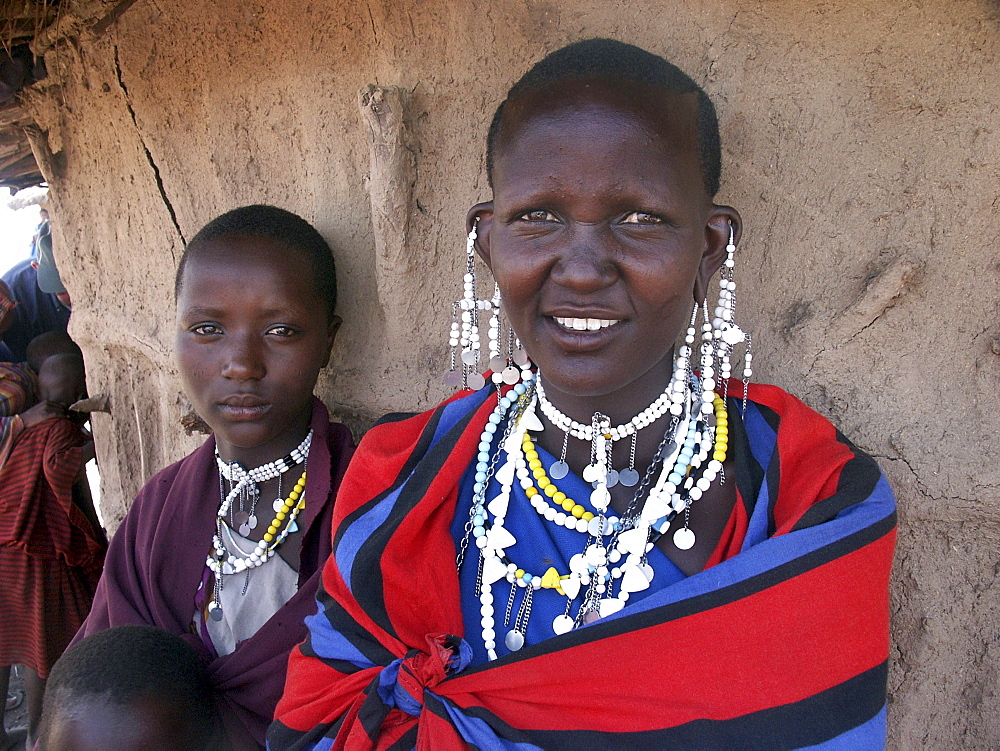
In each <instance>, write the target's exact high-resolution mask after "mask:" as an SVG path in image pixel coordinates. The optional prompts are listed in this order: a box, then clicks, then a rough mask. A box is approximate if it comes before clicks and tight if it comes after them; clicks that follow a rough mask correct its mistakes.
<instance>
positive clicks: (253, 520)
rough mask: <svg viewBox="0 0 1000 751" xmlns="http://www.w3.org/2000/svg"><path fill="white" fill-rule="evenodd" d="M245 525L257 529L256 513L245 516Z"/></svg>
mask: <svg viewBox="0 0 1000 751" xmlns="http://www.w3.org/2000/svg"><path fill="white" fill-rule="evenodd" d="M247 526H248V527H250V529H257V515H256V514H250V516H249V517H247Z"/></svg>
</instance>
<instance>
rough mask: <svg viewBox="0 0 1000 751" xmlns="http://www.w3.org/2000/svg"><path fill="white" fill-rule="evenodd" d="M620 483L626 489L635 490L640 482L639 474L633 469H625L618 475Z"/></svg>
mask: <svg viewBox="0 0 1000 751" xmlns="http://www.w3.org/2000/svg"><path fill="white" fill-rule="evenodd" d="M618 482H620V483H621V484H622V485H624V486H625V487H626V488H634V487H635V486H636V484H638V482H639V473H638V472H637V471H636V470H634V469H632V468H631V467H629V468H628V469H623V470H622V471H621V472H619V473H618Z"/></svg>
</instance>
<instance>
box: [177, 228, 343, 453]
mask: <svg viewBox="0 0 1000 751" xmlns="http://www.w3.org/2000/svg"><path fill="white" fill-rule="evenodd" d="M311 274H312V269H311V268H310V266H309V264H308V262H307V260H306V258H305V257H304V256H303V255H302V253H300V252H297V251H295V250H292V249H289V248H286V247H284V246H283V245H281V244H280V243H277V242H275V241H273V240H268V239H262V238H257V237H249V236H244V235H234V236H229V237H223V238H220V239H219V240H216V241H215V242H214V243H212V244H211V245H210V246H208V247H206V248H202V249H200V250H199V251H198V252H197V253H196V254H195V255H193V256H192V257H191V258H190V259H189V260H188V263H187V265H186V267H185V270H184V277H183V280H182V284H181V288H180V294H179V295H178V297H177V333H176V340H175V352H176V355H177V362H178V365H179V366H180V371H181V378H182V380H183V382H184V387H185V390H186V391H187V393H188V396H189V397H190V399H191V402H192V403H193V404H194V408H195V410H196V411H197V412H198V414H199V415H200V416H201V418H202V419H203V420H204V421H205V422H206V423H208V424H209V425H210V426H211V428H212V430H214V431H215V437H216V441H217V443H218V446H219V453H220V455H221V456H222V458H223V459H225V460H227V461H233V460H235V461H239V462H240V463H242V464H244V466H256V465H259V464H263V463H265V462H268V461H272V460H274V459H277V458H279V457H281V456H284V455H285V454H287V453H289V452H290V451H291V450H292V449H293V448H295V447H296V446H297V445H298V443H299V442H300V441H301V440H302V438H303V437H304V436H305V433H306V430H307V429H308V427H309V421H310V417H311V413H312V393H313V388H314V387H315V385H316V378H317V376H318V375H319V371H320V369H321V368H322V367H323V366H324V365H326V363H327V361H328V360H329V357H330V347H331V346H332V344H333V337H334V334H335V333H336V328H337V327H336V324H333V325H330V324H328V323H327V318H326V305H325V303H324V301H323V300H322V299H321V298H320V296H319V294H318V293H317V291H316V289H315V286H314V285H313V284H312V282H311V281H310V275H311Z"/></svg>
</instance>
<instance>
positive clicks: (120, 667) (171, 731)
mask: <svg viewBox="0 0 1000 751" xmlns="http://www.w3.org/2000/svg"><path fill="white" fill-rule="evenodd" d="M217 733H218V729H217V723H216V718H215V713H214V709H213V704H212V691H211V686H210V684H209V682H208V677H207V674H206V671H205V667H204V665H203V664H202V662H201V659H200V658H199V656H198V654H197V653H196V652H195V651H194V649H193V648H192V647H191V646H190V645H188V644H187V643H186V642H185V641H184V640H183V639H181V638H180V637H179V636H175V635H173V634H170V633H168V632H166V631H164V630H162V629H158V628H154V627H152V626H119V627H117V628H113V629H109V630H107V631H102V632H100V633H98V634H95V635H93V636H90V637H88V638H86V639H84V640H83V641H81V642H80V643H78V644H75V645H74V646H73V647H71V648H70V649H68V650H66V652H65V653H64V654H63V656H62V657H60V658H59V660H58V661H57V662H56V664H55V666H54V667H53V668H52V673H51V674H50V676H49V679H48V682H47V684H46V687H45V699H44V705H43V708H42V719H41V726H40V730H39V739H38V748H39V749H40V751H98V750H101V751H107V750H108V749H113V750H114V751H168V749H169V750H170V751H210V749H213V748H216V747H217V741H218V737H219V736H218V734H217Z"/></svg>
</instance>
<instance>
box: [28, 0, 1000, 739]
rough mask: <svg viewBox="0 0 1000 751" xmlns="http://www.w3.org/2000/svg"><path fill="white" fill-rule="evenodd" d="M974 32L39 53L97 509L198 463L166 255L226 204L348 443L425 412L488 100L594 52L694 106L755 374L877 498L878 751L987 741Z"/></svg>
mask: <svg viewBox="0 0 1000 751" xmlns="http://www.w3.org/2000/svg"><path fill="white" fill-rule="evenodd" d="M171 6H176V7H171ZM668 7H669V10H666V9H667V8H668ZM998 16H1000V6H998V5H997V4H996V3H995V2H985V1H980V2H973V1H969V2H963V3H956V2H953V1H952V0H924V1H922V2H921V1H915V2H907V3H879V4H872V3H866V2H861V1H860V0H858V1H857V2H848V1H846V0H841V1H834V2H824V3H797V2H778V1H768V0H763V1H762V0H753V1H751V0H731V1H729V2H723V1H721V0H719V1H712V0H681V1H680V2H677V3H670V4H663V3H655V2H650V1H649V0H637V1H636V2H633V3H629V4H628V5H625V6H622V5H621V4H614V3H605V2H597V1H596V0H558V1H557V0H552V1H550V2H544V1H542V0H537V1H536V0H522V1H515V0H498V1H497V2H492V3H476V4H473V3H465V2H446V1H444V0H408V1H405V2H399V0H371V1H370V2H367V3H363V2H359V1H357V0H342V1H341V2H332V1H329V2H317V3H308V4H294V5H293V4H281V3H267V2H263V1H262V0H260V1H258V2H237V1H236V0H219V1H218V2H215V3H212V4H211V5H209V6H204V5H202V4H195V3H187V4H185V3H176V4H170V3H156V2H152V0H138V2H136V3H135V4H134V5H132V6H131V7H130V8H129V9H128V10H127V11H126V12H124V13H123V14H121V15H120V17H118V18H117V19H116V20H114V21H113V22H110V23H106V24H101V25H100V26H101V28H100V32H99V33H97V32H90V33H83V34H81V35H80V36H79V37H78V38H75V39H70V40H67V41H64V42H63V43H62V44H60V45H58V46H56V47H55V48H54V49H53V50H51V51H50V52H49V53H47V63H48V68H49V71H50V72H51V74H52V76H51V78H50V79H49V80H48V81H47V82H45V83H44V84H42V85H40V86H38V87H36V89H35V91H34V92H33V93H32V107H33V111H34V114H35V117H36V120H37V122H38V125H39V127H40V129H41V130H40V133H39V134H38V135H37V136H36V137H35V139H34V140H35V143H34V145H35V150H36V153H37V155H38V157H39V160H40V162H41V164H42V168H43V171H44V173H45V175H46V177H47V178H48V179H49V180H50V182H51V184H52V194H53V201H54V207H55V214H56V216H57V217H58V220H59V221H58V223H57V225H56V227H57V228H56V246H57V256H58V259H59V262H60V267H61V269H62V271H63V276H64V279H65V280H66V283H67V286H68V287H69V289H70V291H71V292H72V295H73V299H74V303H75V307H74V315H73V321H72V333H73V334H74V335H75V336H76V337H77V339H78V340H79V341H80V343H81V345H82V346H83V348H84V351H85V352H86V355H87V365H88V369H89V374H90V382H91V389H92V391H103V392H106V393H109V394H110V395H111V397H112V404H113V412H112V413H111V415H110V416H107V417H102V418H99V419H98V421H97V424H96V430H97V438H98V441H99V454H100V457H99V458H100V461H101V467H102V471H103V475H104V488H103V491H104V499H105V500H104V505H105V508H104V512H105V514H106V516H108V517H109V518H110V519H111V521H112V523H115V522H117V520H118V519H120V517H121V515H122V514H123V513H124V510H125V508H126V507H127V504H128V501H129V499H130V498H131V497H132V496H133V495H134V493H135V492H136V491H137V490H138V488H139V487H140V486H141V484H142V482H143V481H145V480H146V479H147V478H148V477H149V476H150V474H151V473H153V472H155V471H156V470H158V469H160V468H161V467H163V466H164V465H166V464H167V463H168V462H170V461H172V460H174V459H176V458H179V457H180V456H182V455H183V454H184V453H185V452H187V451H189V450H190V449H192V448H193V447H194V446H195V445H197V443H198V442H199V441H200V440H201V439H200V437H198V436H197V435H196V436H187V435H185V432H184V430H183V429H182V421H186V422H188V423H190V421H191V418H192V415H191V414H190V407H189V405H188V403H187V401H186V399H185V398H184V396H183V394H182V393H181V391H180V389H179V385H178V381H177V378H176V370H175V366H174V364H173V361H172V358H171V343H172V337H173V306H172V294H171V285H172V275H173V270H174V267H175V264H176V261H177V259H178V257H179V255H180V252H181V250H182V248H183V245H184V242H185V239H188V238H190V237H191V236H192V235H193V234H194V233H195V232H196V231H197V229H198V228H199V227H200V226H201V225H202V224H203V223H205V222H206V221H207V220H209V219H211V218H212V217H213V216H215V215H216V214H218V213H220V212H221V211H223V210H226V209H229V208H232V207H235V206H238V205H241V204H245V203H249V202H258V201H265V202H270V203H274V204H277V205H279V206H283V207H286V208H289V209H292V210H294V211H296V212H298V213H300V214H302V215H303V216H305V217H306V218H308V219H310V220H312V221H313V222H314V223H315V224H316V225H317V226H318V228H319V229H320V230H321V232H322V233H323V234H324V235H325V236H326V237H327V238H328V239H329V241H330V242H331V244H332V246H333V247H334V249H335V252H336V254H337V262H338V265H339V269H340V283H341V294H342V307H341V310H340V312H341V314H342V316H343V318H344V319H345V324H344V327H343V329H342V331H341V334H340V338H339V339H338V342H337V344H336V347H335V351H334V356H333V360H332V363H331V366H330V368H329V369H328V371H327V372H326V373H325V374H324V376H323V377H322V378H321V382H320V385H319V393H320V394H321V396H322V397H323V398H324V399H325V400H326V402H327V403H328V404H329V405H330V407H331V408H332V409H333V410H334V412H335V413H336V414H338V415H339V416H340V417H341V418H342V419H344V420H345V421H346V422H348V423H349V424H350V425H351V426H352V427H353V428H355V429H357V430H362V429H363V428H364V427H365V426H366V425H367V424H369V423H370V421H371V419H373V418H374V417H375V416H377V415H379V414H381V413H384V412H388V411H393V410H413V409H416V408H420V407H425V406H428V405H430V404H431V403H433V402H434V401H435V400H437V399H439V398H440V397H442V396H443V395H444V394H445V393H446V392H445V389H444V387H443V384H442V383H441V381H440V379H439V377H438V375H439V374H440V373H441V372H442V371H443V370H444V369H445V358H446V349H445V346H444V341H445V336H446V330H447V326H448V316H449V304H450V302H451V301H452V300H454V299H456V297H457V296H458V294H459V284H458V280H459V276H458V275H459V274H460V264H461V252H462V249H463V236H462V234H463V233H462V225H463V217H464V214H465V211H466V209H467V208H468V207H469V206H470V205H471V204H473V203H474V202H476V201H478V200H482V199H485V198H487V197H488V191H487V187H486V180H485V175H484V169H483V141H484V136H485V132H486V127H487V124H488V120H489V117H490V115H491V113H492V111H493V109H494V107H495V106H496V104H497V103H498V101H499V99H500V98H501V97H502V93H503V92H504V91H505V90H506V88H507V87H508V86H509V85H510V83H512V82H513V80H515V79H516V77H517V76H518V75H520V73H521V72H522V71H523V69H524V68H525V65H526V63H527V62H528V61H533V60H536V59H538V58H539V57H541V56H542V55H543V54H545V53H546V52H547V51H550V50H552V49H554V48H556V47H558V46H560V45H561V44H563V43H565V42H568V41H572V40H575V39H578V38H581V37H584V36H591V35H609V36H613V37H617V38H620V39H623V40H626V41H631V42H634V43H637V44H640V45H643V46H645V47H648V48H650V49H652V50H655V51H658V52H661V53H663V54H664V55H666V56H667V57H669V58H671V59H672V60H674V61H675V62H677V63H678V64H679V65H680V66H681V67H683V68H684V69H686V70H687V71H688V72H690V73H691V74H692V75H693V76H694V77H695V78H696V79H698V80H699V81H701V82H703V84H704V85H705V86H706V88H707V89H708V91H709V92H710V93H711V94H712V95H713V97H714V98H715V101H716V102H717V105H718V109H719V114H720V120H721V124H722V132H723V144H724V159H725V168H724V175H723V191H722V195H721V196H720V200H721V201H723V202H727V203H731V204H733V205H735V206H736V207H737V208H739V209H740V211H741V212H742V214H743V216H744V218H745V220H746V227H747V231H746V234H745V237H744V242H743V244H742V246H741V250H740V256H741V257H740V263H739V267H738V273H739V277H740V281H741V290H742V294H741V297H742V309H743V311H745V313H744V315H745V318H746V319H747V321H748V323H749V324H750V327H751V328H752V330H753V332H754V337H755V342H756V344H757V346H758V351H759V355H758V357H757V358H756V359H755V364H756V365H757V370H758V373H759V376H760V377H761V378H762V379H763V380H767V381H771V382H774V383H777V384H779V385H781V386H783V387H785V388H787V389H789V390H791V391H792V392H794V393H796V394H798V395H800V396H802V397H803V398H805V399H806V400H807V401H808V402H809V403H810V404H811V405H813V406H814V407H815V408H817V409H818V410H820V411H821V412H823V413H825V414H826V415H828V416H829V417H830V418H832V419H833V420H834V421H835V422H836V423H837V424H838V425H839V426H840V427H841V428H842V430H843V431H844V432H845V433H846V434H847V435H849V436H850V437H852V438H853V439H854V440H855V441H856V442H858V443H859V444H860V445H861V446H862V447H864V448H865V449H867V450H868V451H870V452H871V453H873V454H874V455H876V456H877V457H878V458H879V460H880V462H881V463H882V465H883V467H884V468H885V469H886V471H887V472H888V474H889V476H890V479H891V481H892V483H893V485H894V486H895V488H896V490H897V492H898V494H899V498H900V519H901V531H900V539H899V548H898V553H897V565H896V576H895V582H894V589H893V610H894V612H893V618H894V660H893V668H892V672H891V677H890V683H891V685H890V688H891V691H892V706H891V715H890V723H891V738H892V745H893V747H895V748H916V747H925V748H953V747H966V748H996V747H998V746H1000V700H998V689H1000V685H998V684H1000V676H998V670H1000V664H998V663H1000V660H998V651H1000V631H998V624H1000V597H998V587H997V585H996V584H995V583H994V582H995V579H996V576H997V574H998V565H1000V564H998V557H997V550H998V547H1000V492H998V490H997V488H998V480H1000V469H998V468H1000V461H998V460H1000V456H998V452H997V442H996V440H995V437H996V434H997V428H998V427H1000V421H998V418H997V414H998V411H1000V410H998V407H1000V404H998V396H997V388H996V386H997V384H998V375H1000V356H998V355H1000V325H998V319H997V313H998V302H997V301H998V294H997V292H998V284H997V283H998V279H1000V259H998V256H997V253H996V247H997V245H998V234H1000V222H998V221H997V212H998V207H1000V204H998V199H997V195H998V194H997V175H998V174H1000V157H998V154H1000V137H998V132H1000V112H998V104H997V97H996V82H997V81H998V80H1000V20H998ZM369 86H371V87H373V88H368V89H366V90H365V91H364V92H363V93H362V94H361V95H359V91H360V90H362V89H363V88H365V87H369Z"/></svg>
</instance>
